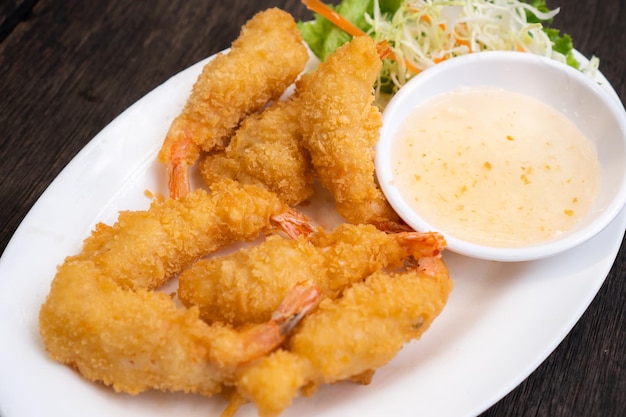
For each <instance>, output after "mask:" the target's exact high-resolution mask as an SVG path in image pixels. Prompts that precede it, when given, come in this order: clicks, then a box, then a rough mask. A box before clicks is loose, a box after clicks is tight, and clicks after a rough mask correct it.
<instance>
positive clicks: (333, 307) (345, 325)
mask: <svg viewBox="0 0 626 417" xmlns="http://www.w3.org/2000/svg"><path fill="white" fill-rule="evenodd" d="M451 290H452V281H451V279H450V277H449V275H448V270H447V268H446V266H445V264H444V263H443V260H441V259H440V258H422V259H420V261H419V267H418V268H417V269H414V270H410V271H406V272H401V273H397V274H393V275H391V276H388V275H386V274H384V273H383V272H376V273H374V274H372V275H371V276H370V277H369V278H368V279H367V280H366V281H364V282H363V283H359V284H355V285H353V286H352V287H350V288H349V289H347V290H346V291H345V293H344V295H343V296H342V297H341V298H339V299H338V300H335V301H332V300H329V299H326V300H324V301H323V302H322V303H321V304H320V306H319V308H318V309H317V310H316V311H315V312H314V313H313V314H311V315H310V316H309V317H307V318H306V319H305V320H303V322H302V324H301V326H300V328H299V329H298V330H297V332H296V333H295V334H294V335H293V336H292V337H291V339H290V340H289V343H288V345H287V347H286V348H285V349H284V350H278V351H276V352H274V353H272V354H270V355H269V356H266V357H264V358H262V359H261V360H260V361H259V362H257V363H256V364H255V365H253V366H251V367H250V368H248V369H246V370H245V371H244V372H243V374H242V375H241V376H240V378H239V383H238V385H237V388H238V391H239V394H240V395H242V396H243V397H245V398H247V399H249V400H250V401H252V402H254V403H255V404H256V406H257V408H258V410H259V414H260V415H261V416H263V417H269V416H276V415H278V414H280V413H281V412H282V411H283V410H284V409H285V408H286V407H288V406H289V405H290V404H291V402H292V400H293V398H294V397H296V396H297V395H298V393H299V392H300V390H301V389H303V388H304V387H307V390H308V392H311V391H314V390H315V387H317V386H319V385H321V384H332V383H336V382H340V381H344V380H350V379H356V380H360V381H362V382H365V383H367V381H368V377H369V376H371V373H372V371H373V370H375V369H376V368H379V367H381V366H383V365H385V364H386V363H388V362H389V361H390V360H391V359H392V358H393V357H394V356H395V355H396V354H397V353H398V351H400V349H401V348H402V346H403V345H404V344H405V343H407V342H409V341H411V340H416V339H419V338H420V337H421V335H422V334H423V333H424V332H425V331H426V330H427V329H428V328H429V327H430V325H431V324H432V322H433V320H434V319H435V318H436V317H437V316H438V315H439V314H440V312H441V311H442V310H443V308H444V306H445V304H446V302H447V300H448V296H449V294H450V292H451Z"/></svg>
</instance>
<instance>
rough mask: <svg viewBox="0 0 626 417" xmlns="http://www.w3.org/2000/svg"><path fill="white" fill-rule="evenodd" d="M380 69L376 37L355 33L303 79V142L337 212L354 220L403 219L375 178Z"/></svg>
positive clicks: (300, 87) (358, 221) (299, 85)
mask: <svg viewBox="0 0 626 417" xmlns="http://www.w3.org/2000/svg"><path fill="white" fill-rule="evenodd" d="M380 67H381V60H380V58H379V55H378V53H377V49H376V45H375V44H374V41H373V40H372V39H371V38H369V37H366V36H361V37H355V38H354V39H353V40H352V41H351V42H350V43H347V44H345V45H343V46H341V47H340V48H338V49H337V50H336V51H335V53H333V54H331V55H329V56H328V58H327V59H326V61H324V62H323V63H322V64H320V66H319V68H318V69H317V70H316V71H313V72H311V73H308V74H305V75H304V76H302V77H301V79H300V80H299V81H298V91H299V93H300V97H301V107H302V111H301V115H300V117H301V122H302V141H303V145H304V147H305V148H306V149H307V150H308V151H309V153H310V155H311V160H312V163H313V167H314V169H315V171H316V173H317V175H318V176H319V178H320V180H321V182H322V184H323V185H324V186H325V187H326V188H327V189H328V190H330V192H331V194H332V195H333V196H334V198H335V202H336V207H337V211H338V212H339V213H340V214H341V215H342V216H343V217H344V218H345V219H346V220H347V221H349V222H351V223H374V222H385V221H398V220H399V219H398V216H397V214H396V213H395V212H394V211H393V209H392V208H391V207H390V206H389V204H388V203H387V200H386V199H385V196H384V195H383V193H382V191H381V189H380V187H379V186H378V184H377V183H376V180H375V178H374V145H375V143H376V141H377V140H378V131H379V129H380V126H381V123H382V122H381V114H380V111H379V110H378V108H377V107H376V106H375V105H373V101H374V93H373V84H374V81H375V80H376V77H377V76H378V72H379V70H380Z"/></svg>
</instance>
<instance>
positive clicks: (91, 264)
mask: <svg viewBox="0 0 626 417" xmlns="http://www.w3.org/2000/svg"><path fill="white" fill-rule="evenodd" d="M388 52H389V49H388V47H387V44H385V43H382V44H379V45H377V44H375V43H374V41H373V40H372V39H371V38H370V37H368V36H361V37H356V38H354V39H353V40H351V41H350V42H348V43H347V44H346V45H344V46H342V47H340V48H339V49H337V51H335V52H334V53H333V54H331V55H330V56H329V57H328V59H327V60H326V61H325V62H324V63H323V64H321V66H320V67H319V68H318V69H316V70H314V71H311V72H309V73H306V74H303V75H302V76H301V77H300V79H299V80H298V81H295V80H296V78H297V76H298V75H299V74H300V73H301V71H302V70H303V68H304V65H305V63H306V62H307V59H308V54H307V51H306V48H305V47H304V44H303V42H302V40H301V38H300V35H299V32H298V31H297V28H296V24H295V22H294V21H293V19H292V18H291V16H289V15H288V14H286V13H285V12H282V11H280V10H278V9H270V10H267V11H265V12H261V13H258V14H257V15H255V17H253V18H252V19H251V20H250V21H248V22H247V23H246V25H245V26H244V27H243V28H242V31H241V35H240V37H239V38H238V39H237V40H236V41H235V42H234V43H233V45H232V48H231V50H230V51H229V52H227V53H224V54H220V55H218V56H217V57H215V58H214V59H212V60H210V61H209V63H208V64H207V65H206V66H205V67H204V68H203V70H202V74H201V75H200V76H199V78H198V80H197V81H196V84H195V85H194V87H193V91H192V92H191V95H190V96H189V99H188V102H187V104H186V105H185V107H184V109H183V111H182V113H181V114H180V115H179V116H178V117H176V119H175V120H174V121H173V122H172V124H171V127H170V129H169V131H168V134H167V136H166V138H165V141H164V143H163V145H162V148H161V151H160V153H159V157H158V158H159V161H161V162H163V163H166V164H167V165H168V169H169V177H168V181H169V183H168V185H167V186H168V189H169V191H170V196H169V198H158V199H156V200H155V201H154V202H153V203H152V204H151V205H150V207H149V208H148V209H147V210H142V211H122V212H120V213H119V217H118V220H117V222H116V223H115V224H113V225H106V224H103V223H100V224H98V225H96V227H95V229H94V230H93V232H92V233H91V235H90V236H89V237H88V238H87V239H85V241H84V243H83V247H82V249H81V251H80V252H79V253H78V254H76V255H73V256H69V257H67V258H66V259H65V261H64V262H63V263H62V264H61V265H60V266H59V268H58V270H57V273H56V275H55V277H54V279H53V280H52V284H51V288H50V293H49V294H48V296H47V298H46V300H45V302H44V303H43V305H42V306H41V310H40V313H39V330H40V334H41V337H42V340H43V344H44V347H45V349H46V351H47V352H48V354H49V356H50V357H51V358H52V359H54V360H56V361H58V362H60V363H62V364H66V365H69V366H71V367H73V368H75V369H76V370H77V371H78V372H79V373H80V374H81V375H82V376H84V377H85V378H86V379H88V380H91V381H99V382H102V383H104V384H105V385H109V386H112V387H113V388H114V390H115V391H118V392H126V393H130V394H137V393H140V392H142V391H145V390H148V389H155V390H161V391H183V392H186V393H198V394H201V395H205V396H211V395H213V394H215V393H218V392H221V393H225V395H226V396H228V397H229V401H230V405H229V407H228V408H227V409H226V410H225V411H224V416H227V415H232V414H233V413H235V412H236V411H237V408H238V407H239V406H240V405H241V404H243V403H244V402H246V401H253V402H255V403H256V404H257V405H258V407H259V411H260V413H261V414H263V415H269V414H277V413H279V412H280V411H282V410H283V409H284V408H285V407H286V406H288V405H289V403H290V402H291V401H292V399H293V398H294V397H295V396H297V395H298V393H299V392H300V391H301V390H302V392H303V393H305V394H310V393H312V391H313V390H314V389H315V388H316V387H318V386H319V385H321V384H326V383H334V382H339V381H343V380H354V381H359V382H362V383H366V382H368V381H369V379H370V378H371V376H372V375H373V372H374V370H375V369H376V368H377V367H380V366H382V365H384V364H385V363H387V362H388V361H389V360H390V359H391V358H392V357H393V356H394V355H395V354H396V353H397V352H398V350H399V349H401V347H402V346H403V344H404V343H406V342H408V341H410V340H412V339H417V338H419V337H420V336H421V334H422V333H423V332H424V331H425V330H426V329H427V328H428V327H429V326H430V324H431V322H432V321H433V320H434V318H435V317H436V316H437V315H438V314H439V313H440V311H441V309H442V308H443V306H444V305H445V303H446V301H447V297H448V294H449V292H450V290H451V288H452V285H451V281H450V277H449V276H448V271H447V269H446V267H445V265H444V263H443V260H441V258H440V253H441V251H442V250H443V248H444V246H445V241H444V240H443V238H442V237H441V236H440V235H439V234H437V233H417V232H414V231H412V230H410V229H408V227H407V226H406V225H404V224H403V223H400V222H399V218H398V216H397V215H396V214H395V212H394V211H393V210H392V209H391V207H390V206H389V205H388V203H387V201H386V199H385V197H384V196H383V194H382V192H381V190H380V188H379V187H378V185H377V183H376V180H375V177H374V161H373V157H374V144H375V142H376V140H377V139H378V129H379V128H380V126H381V114H380V110H379V109H378V108H377V107H376V106H375V105H374V104H373V99H374V90H373V85H374V81H375V79H376V77H377V74H378V72H379V70H380V68H381V59H382V57H383V56H385V55H386V54H387V53H388ZM292 83H295V93H294V94H293V95H291V96H288V94H289V93H290V92H291V91H290V90H288V89H287V88H288V86H289V85H291V84H292ZM285 92H287V94H285ZM203 152H205V153H206V158H205V159H204V160H203V161H202V162H201V167H200V170H201V171H202V174H203V176H204V179H205V181H206V184H207V186H208V191H206V190H204V189H197V190H194V191H191V190H190V185H189V172H188V169H189V168H190V167H191V166H192V165H194V164H195V163H196V162H197V161H198V160H199V158H200V154H201V153H203ZM313 178H316V179H319V181H320V182H321V183H322V185H324V186H325V187H326V188H327V189H328V190H329V191H330V194H332V197H333V198H334V201H335V203H336V208H337V211H338V212H339V214H341V215H342V216H343V217H344V219H345V220H347V223H344V224H341V225H339V226H337V227H336V228H335V229H334V230H333V231H332V232H326V231H324V230H323V229H321V228H319V227H317V226H315V225H314V224H313V223H312V221H311V220H310V219H309V218H308V217H306V216H304V215H302V214H300V212H299V211H298V210H299V208H300V207H302V206H303V205H305V204H307V203H308V202H309V201H310V200H309V199H310V198H315V197H316V196H315V195H314V192H315V190H316V189H315V188H314V187H313ZM324 198H326V197H324ZM324 201H325V200H324ZM298 205H300V206H298ZM291 206H294V207H291ZM325 209H326V208H325ZM328 211H329V212H332V215H333V216H334V215H336V214H337V213H336V212H335V211H334V209H332V206H329V207H328ZM278 231H282V234H278V233H277V232H278ZM284 235H286V237H285V236H284ZM254 240H257V241H256V242H255V243H252V244H251V243H250V242H252V241H254ZM244 242H248V243H247V244H245V245H244V244H243V243H244ZM255 245H256V246H255ZM241 246H244V248H241ZM238 247H239V250H237V251H235V252H232V253H231V254H230V255H225V256H221V257H218V255H217V254H216V251H218V250H220V249H228V250H235V249H236V248H238ZM179 276H180V280H179V281H180V285H179V291H178V296H179V299H176V297H175V294H167V293H166V292H165V291H164V290H163V289H162V286H163V285H164V284H166V283H168V282H169V281H170V280H171V279H172V278H175V277H179ZM179 301H181V302H182V304H184V305H182V306H181V305H180V303H179ZM292 336H293V337H292ZM279 348H280V350H278V351H277V352H276V354H275V355H274V354H271V353H272V352H274V351H276V350H277V349H279Z"/></svg>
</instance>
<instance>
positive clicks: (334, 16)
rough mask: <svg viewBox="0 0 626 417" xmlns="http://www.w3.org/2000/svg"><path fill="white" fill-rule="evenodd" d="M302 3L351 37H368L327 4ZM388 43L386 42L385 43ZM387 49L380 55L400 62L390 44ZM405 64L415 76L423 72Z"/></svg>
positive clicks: (305, 0)
mask: <svg viewBox="0 0 626 417" xmlns="http://www.w3.org/2000/svg"><path fill="white" fill-rule="evenodd" d="M302 3H303V4H304V5H305V6H306V7H307V8H308V9H309V10H311V11H313V12H315V13H317V14H319V15H321V16H323V17H324V18H326V19H328V20H329V21H330V22H331V23H332V24H334V25H335V26H337V27H338V28H339V29H341V30H343V31H344V32H346V33H348V34H349V35H352V36H367V33H365V32H364V31H362V30H361V29H360V28H359V27H358V26H356V25H355V24H354V23H352V22H350V21H349V20H348V19H346V18H345V17H343V16H341V15H340V14H339V13H337V12H336V11H334V10H333V9H331V8H330V7H328V6H327V5H326V4H324V3H322V2H321V1H320V0H302ZM385 42H386V41H385ZM386 48H387V49H388V50H387V49H380V47H379V49H378V53H379V54H381V53H382V52H384V53H385V54H386V56H388V57H389V58H390V59H393V60H394V61H396V62H397V61H398V59H397V58H396V55H395V54H394V53H393V51H392V50H391V48H390V47H389V44H388V43H387V45H386ZM384 58H385V57H384V56H381V59H384ZM404 64H405V65H406V67H407V69H408V70H409V71H411V72H413V73H414V74H418V73H420V72H421V70H420V69H419V68H416V67H415V66H414V65H413V64H411V63H410V62H409V61H407V60H404Z"/></svg>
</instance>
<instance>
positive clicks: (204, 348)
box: [39, 181, 321, 395]
mask: <svg viewBox="0 0 626 417" xmlns="http://www.w3.org/2000/svg"><path fill="white" fill-rule="evenodd" d="M283 210H284V206H283V205H282V203H281V202H279V201H278V199H277V198H276V197H275V196H274V195H273V194H272V193H270V192H268V191H265V190H264V189H262V188H259V187H254V186H246V187H243V186H238V185H236V183H234V182H232V181H228V182H223V183H220V184H217V185H216V186H215V187H214V188H213V190H212V191H211V193H207V192H205V191H202V190H197V191H195V192H193V193H191V194H189V195H187V196H186V197H184V198H181V199H179V200H173V199H169V200H165V201H163V202H155V203H153V204H152V206H151V207H150V208H149V209H148V210H146V211H139V212H122V213H121V214H120V216H119V220H118V222H117V223H116V224H114V225H113V226H105V225H99V226H98V227H97V228H96V230H95V231H94V232H93V234H92V235H91V236H90V237H89V238H88V239H86V240H85V243H84V247H83V250H82V251H81V252H80V253H79V254H78V255H76V256H71V257H68V258H67V259H66V260H65V262H64V263H63V264H62V265H61V266H60V267H59V268H58V271H57V274H56V276H55V278H54V280H53V281H52V285H51V288H50V293H49V295H48V297H47V298H46V301H45V302H44V304H43V305H42V307H41V310H40V314H39V329H40V334H41V336H42V339H43V342H44V345H45V348H46V350H47V351H48V353H49V355H50V357H51V358H53V359H55V360H56V361H58V362H61V363H64V364H68V365H70V366H72V367H74V368H76V369H77V370H78V371H79V372H80V373H81V374H82V375H83V376H84V377H85V378H87V379H89V380H93V381H102V382H103V383H105V384H107V385H112V386H113V388H114V389H115V390H116V391H123V392H128V393H132V394H136V393H139V392H141V391H144V390H147V389H151V388H154V389H159V390H164V391H184V392H196V393H200V394H203V395H211V394H213V393H215V392H218V391H220V389H221V386H222V384H224V383H229V384H234V383H236V381H235V379H234V378H235V375H236V373H237V371H238V369H239V367H240V366H241V365H242V363H246V362H248V361H250V360H252V359H255V358H258V357H260V356H262V355H264V354H266V353H268V352H270V351H271V350H273V349H275V348H276V347H278V346H279V345H280V344H281V343H282V342H283V341H284V340H285V337H286V336H287V334H288V333H289V332H290V331H291V330H293V327H294V326H295V325H296V324H297V323H298V322H299V321H300V320H301V319H302V317H303V316H304V315H306V314H307V313H309V312H310V311H311V309H312V308H314V307H315V306H316V304H317V303H318V301H319V299H320V294H321V293H320V292H319V289H318V288H317V287H315V286H314V285H309V284H308V283H298V284H297V285H295V286H294V288H293V290H292V291H291V292H290V293H289V294H287V296H286V297H285V302H284V303H283V304H282V305H281V306H279V307H277V311H276V313H275V314H274V315H273V316H272V317H271V319H269V320H268V321H267V322H265V323H261V324H259V325H256V326H252V327H246V328H245V329H241V330H237V329H233V328H231V327H227V326H223V325H218V324H214V325H208V324H206V323H205V322H204V321H202V320H201V319H200V318H199V310H198V309H197V308H190V309H186V308H179V307H178V306H177V305H176V303H175V302H174V300H173V299H172V298H171V297H170V296H169V295H167V294H165V293H163V292H155V291H149V290H151V289H154V288H156V287H158V286H160V285H161V284H163V283H164V282H165V281H166V280H167V279H168V278H170V277H171V276H173V275H175V274H177V273H179V272H180V270H181V269H182V268H184V267H185V266H187V265H188V264H189V263H191V262H192V261H194V260H195V259H197V258H198V257H199V256H202V255H205V254H207V253H209V252H212V251H215V250H217V249H218V248H221V247H223V246H224V245H227V244H230V243H232V242H236V241H241V240H251V239H253V238H255V237H256V236H257V235H259V234H260V233H262V232H263V231H265V230H269V229H270V227H271V223H272V217H273V216H274V214H279V216H278V217H277V219H278V220H277V221H284V219H285V218H287V217H288V215H287V216H285V215H284V214H283ZM295 227H296V229H299V228H300V227H301V225H297V226H295Z"/></svg>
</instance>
